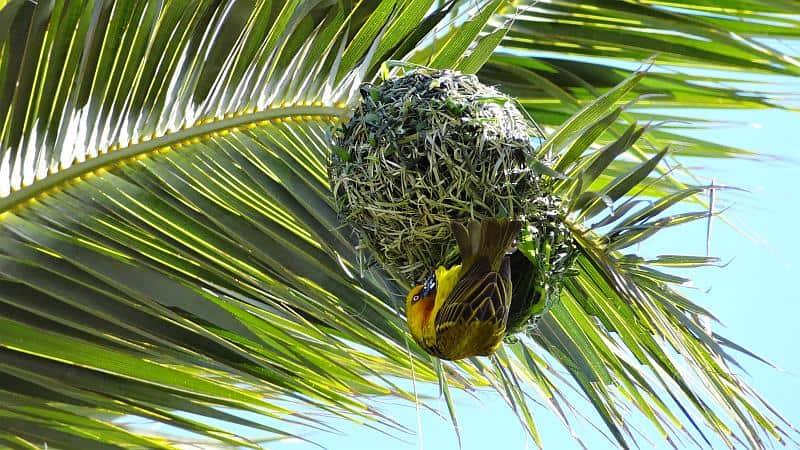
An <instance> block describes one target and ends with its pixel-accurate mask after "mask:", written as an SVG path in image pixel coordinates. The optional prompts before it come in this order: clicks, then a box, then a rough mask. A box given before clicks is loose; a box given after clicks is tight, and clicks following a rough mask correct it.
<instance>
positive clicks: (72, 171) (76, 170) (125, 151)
mask: <svg viewBox="0 0 800 450" xmlns="http://www.w3.org/2000/svg"><path fill="white" fill-rule="evenodd" d="M344 114H346V109H345V107H344V105H335V106H324V105H290V106H283V107H279V108H270V109H265V110H263V111H256V112H252V113H243V114H228V115H226V117H224V118H221V119H201V120H198V121H197V122H196V123H195V124H194V125H192V126H189V127H184V128H181V129H179V130H175V131H172V132H168V133H166V134H163V135H161V136H157V137H155V138H152V139H142V140H139V141H138V142H131V143H129V144H128V145H126V146H124V147H118V146H113V147H111V148H110V149H104V150H102V151H101V152H100V154H98V155H97V156H96V157H94V158H91V159H87V160H85V161H83V162H80V163H78V164H74V165H72V166H70V167H67V168H65V169H63V170H60V171H58V172H56V173H52V174H49V175H47V176H46V177H45V178H42V179H38V180H36V181H34V182H33V183H32V184H29V185H27V186H23V187H21V188H19V189H16V190H12V192H11V193H10V194H9V195H8V196H6V197H4V198H0V219H2V217H3V215H4V214H5V213H7V212H8V211H10V210H12V209H14V208H16V207H19V206H21V205H23V204H25V203H26V202H28V201H31V200H34V199H35V198H36V197H37V196H38V195H41V194H42V193H44V192H47V191H50V190H55V189H58V188H59V186H62V185H65V184H67V183H69V182H70V181H72V180H75V179H78V178H80V177H82V176H85V175H88V174H90V173H93V172H97V171H100V170H103V169H106V168H108V167H112V166H114V165H115V164H117V163H120V162H123V161H126V160H132V159H134V158H139V157H142V156H144V155H147V154H149V153H152V152H154V151H157V150H162V149H168V148H170V147H173V146H181V144H182V143H189V142H196V141H197V140H202V139H204V138H206V137H211V136H216V135H219V134H224V133H228V132H232V131H236V130H238V129H240V128H248V127H255V126H259V125H266V124H267V123H268V122H272V121H281V120H307V119H312V118H320V117H328V118H330V119H331V120H336V119H339V118H340V117H342V116H343V115H344Z"/></svg>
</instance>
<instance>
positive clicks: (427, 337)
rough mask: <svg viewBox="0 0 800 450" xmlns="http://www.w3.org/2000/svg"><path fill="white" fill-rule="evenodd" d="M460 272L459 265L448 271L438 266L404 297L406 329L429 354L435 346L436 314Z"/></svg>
mask: <svg viewBox="0 0 800 450" xmlns="http://www.w3.org/2000/svg"><path fill="white" fill-rule="evenodd" d="M460 271H461V266H460V265H457V266H453V267H451V268H449V269H446V268H444V267H441V266H440V267H439V268H438V269H436V271H435V272H434V273H432V274H431V275H430V276H429V277H428V278H427V279H426V280H425V282H424V283H423V284H419V285H417V286H414V287H413V288H412V289H411V291H410V292H409V293H408V296H407V297H406V319H407V321H408V329H409V331H411V336H412V337H413V338H414V340H415V341H417V344H419V345H420V346H422V348H424V349H426V350H428V351H429V352H430V351H431V349H432V348H433V347H434V346H435V345H436V327H435V321H436V314H437V313H438V312H439V309H441V307H442V304H443V303H444V301H445V299H446V298H447V296H448V295H450V292H451V291H452V290H453V287H455V283H456V281H458V274H459V272H460Z"/></svg>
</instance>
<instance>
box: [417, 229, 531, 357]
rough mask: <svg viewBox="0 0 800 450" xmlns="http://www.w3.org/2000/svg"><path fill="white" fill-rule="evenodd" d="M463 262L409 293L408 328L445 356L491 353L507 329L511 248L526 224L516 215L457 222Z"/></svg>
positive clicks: (429, 348)
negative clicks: (514, 218)
mask: <svg viewBox="0 0 800 450" xmlns="http://www.w3.org/2000/svg"><path fill="white" fill-rule="evenodd" d="M451 228H452V230H453V235H454V236H455V238H456V242H457V243H458V249H459V252H460V253H461V264H458V265H455V266H453V267H450V268H449V269H447V268H445V267H442V266H440V267H439V268H438V269H436V270H435V271H434V273H433V274H432V275H431V276H430V277H428V279H427V280H426V281H425V282H424V283H423V284H421V285H418V286H415V287H414V288H413V289H411V291H410V292H409V293H408V297H406V316H407V320H408V328H409V330H410V331H411V336H412V337H413V338H414V340H415V341H416V342H417V343H418V344H419V345H420V346H421V347H422V348H424V349H425V351H427V352H428V353H430V354H432V355H434V356H438V357H439V358H442V359H450V360H456V359H462V358H468V357H470V356H476V355H482V356H488V355H491V354H492V353H493V352H494V351H495V350H496V349H497V347H498V346H499V345H500V341H501V340H502V339H503V336H504V335H505V331H506V321H507V320H508V310H509V305H510V302H511V269H510V265H509V264H510V263H509V258H508V256H507V255H506V252H507V250H508V249H509V248H510V247H511V246H512V244H513V242H514V239H515V238H516V237H517V235H518V234H519V231H520V229H521V228H522V222H519V221H514V220H507V219H501V220H484V221H482V222H478V221H475V220H472V221H470V222H469V223H468V225H467V226H466V227H465V226H464V225H462V224H460V223H458V222H453V223H452V224H451Z"/></svg>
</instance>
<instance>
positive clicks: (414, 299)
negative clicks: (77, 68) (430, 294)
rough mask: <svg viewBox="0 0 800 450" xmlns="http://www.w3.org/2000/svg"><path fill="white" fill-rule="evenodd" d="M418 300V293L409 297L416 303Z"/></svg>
mask: <svg viewBox="0 0 800 450" xmlns="http://www.w3.org/2000/svg"><path fill="white" fill-rule="evenodd" d="M418 301H419V294H417V295H415V296H413V297H411V303H416V302H418Z"/></svg>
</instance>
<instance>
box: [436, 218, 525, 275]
mask: <svg viewBox="0 0 800 450" xmlns="http://www.w3.org/2000/svg"><path fill="white" fill-rule="evenodd" d="M451 228H452V230H453V235H454V236H455V238H456V242H457V243H458V249H459V251H460V252H461V268H462V269H461V270H462V271H463V270H465V269H466V268H468V267H470V266H472V265H473V264H474V263H475V262H476V261H479V260H483V259H484V258H485V259H486V260H487V262H488V263H489V267H491V270H492V271H493V272H497V271H499V270H500V265H501V264H502V261H503V256H505V254H506V251H507V250H508V248H509V247H510V246H511V244H512V243H513V242H514V239H515V238H516V237H517V235H518V234H519V230H520V229H521V228H522V222H521V221H519V220H509V219H485V220H483V221H481V222H478V221H477V220H470V221H469V223H468V224H467V226H466V227H465V226H464V225H462V224H460V223H458V222H452V223H451Z"/></svg>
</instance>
